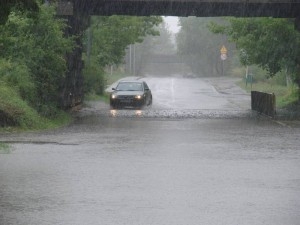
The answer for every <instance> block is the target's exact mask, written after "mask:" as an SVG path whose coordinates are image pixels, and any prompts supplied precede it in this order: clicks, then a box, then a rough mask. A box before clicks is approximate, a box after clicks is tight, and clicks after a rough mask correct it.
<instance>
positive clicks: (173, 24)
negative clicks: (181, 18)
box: [164, 16, 180, 33]
mask: <svg viewBox="0 0 300 225" xmlns="http://www.w3.org/2000/svg"><path fill="white" fill-rule="evenodd" d="M164 20H165V22H166V23H167V25H168V28H169V30H170V31H171V32H173V33H178V31H179V29H180V27H179V26H178V17H175V16H166V17H164Z"/></svg>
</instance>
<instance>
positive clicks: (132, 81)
mask: <svg viewBox="0 0 300 225" xmlns="http://www.w3.org/2000/svg"><path fill="white" fill-rule="evenodd" d="M143 82H145V81H143V80H121V81H119V83H143Z"/></svg>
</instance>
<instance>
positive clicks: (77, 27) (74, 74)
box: [60, 12, 89, 109]
mask: <svg viewBox="0 0 300 225" xmlns="http://www.w3.org/2000/svg"><path fill="white" fill-rule="evenodd" d="M66 19H67V25H68V27H67V30H66V32H65V33H66V36H75V37H76V39H75V42H76V48H75V49H74V50H73V52H71V53H69V54H67V56H66V59H67V72H66V76H65V79H64V81H63V82H62V86H61V104H60V105H61V107H62V108H64V109H69V108H72V107H74V106H77V105H80V104H81V103H82V102H83V97H84V90H83V75H82V69H83V66H84V63H83V60H82V51H83V48H82V46H83V45H82V38H83V37H82V35H83V33H84V30H85V29H86V28H87V27H88V24H89V16H88V15H82V14H81V15H80V14H79V13H76V12H74V14H73V15H72V16H67V17H66Z"/></svg>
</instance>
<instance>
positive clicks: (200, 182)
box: [0, 78, 300, 225]
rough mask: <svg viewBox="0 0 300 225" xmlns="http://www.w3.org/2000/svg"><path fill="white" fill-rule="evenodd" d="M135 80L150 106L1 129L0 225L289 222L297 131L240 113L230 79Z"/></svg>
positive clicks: (296, 199) (298, 202) (87, 111)
mask: <svg viewBox="0 0 300 225" xmlns="http://www.w3.org/2000/svg"><path fill="white" fill-rule="evenodd" d="M146 80H147V82H148V84H149V86H150V88H151V89H152V92H153V99H154V103H153V106H152V107H146V108H145V109H143V110H127V109H125V110H113V111H110V110H109V107H108V105H107V104H105V103H101V102H90V103H89V104H88V107H86V108H84V109H82V110H81V111H80V112H78V113H76V121H75V122H74V123H73V124H71V125H70V126H68V127H65V128H62V129H58V130H55V131H47V132H41V133H26V134H1V136H0V141H6V142H10V143H12V150H11V151H9V152H8V153H6V154H0V224H1V225H8V224H9V225H10V224H11V225H52V224H62V225H71V224H72V225H77V224H78V225H83V224H85V225H93V224H101V225H102V224H103V225H121V224H122V225H124V224H125V225H141V224H145V225H199V224H204V225H216V224H220V225H234V224H236V225H260V224H267V225H283V224H284V225H298V224H300V222H299V221H300V170H299V169H300V149H299V138H300V132H299V131H300V128H299V126H284V125H283V124H279V123H276V122H274V121H272V120H270V119H268V118H264V117H260V116H257V115H256V114H255V113H252V112H251V111H250V110H249V108H250V97H249V95H248V94H245V93H244V92H243V91H242V90H240V89H239V88H238V87H236V86H235V85H234V84H233V82H232V80H228V81H224V80H221V79H210V80H207V79H206V80H205V79H204V80H201V79H181V78H146ZM211 84H212V85H211Z"/></svg>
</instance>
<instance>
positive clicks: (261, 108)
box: [251, 91, 276, 117]
mask: <svg viewBox="0 0 300 225" xmlns="http://www.w3.org/2000/svg"><path fill="white" fill-rule="evenodd" d="M251 109H252V110H255V111H257V112H259V113H261V114H264V115H267V116H271V117H275V115H276V98H275V94H274V93H271V94H269V93H264V92H259V91H251Z"/></svg>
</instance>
